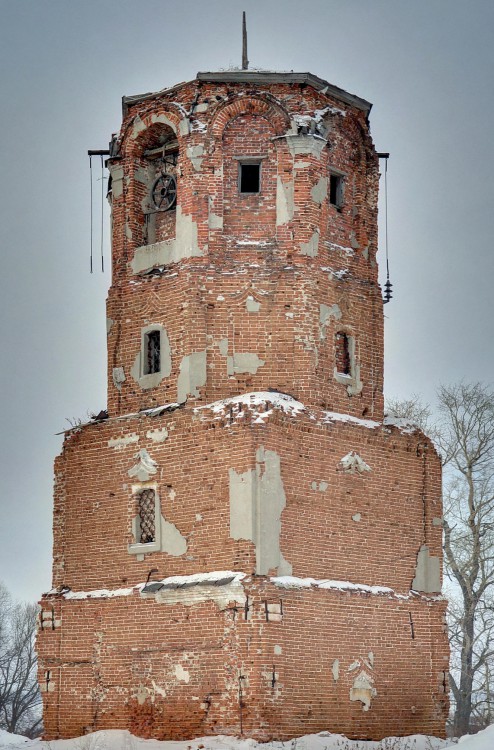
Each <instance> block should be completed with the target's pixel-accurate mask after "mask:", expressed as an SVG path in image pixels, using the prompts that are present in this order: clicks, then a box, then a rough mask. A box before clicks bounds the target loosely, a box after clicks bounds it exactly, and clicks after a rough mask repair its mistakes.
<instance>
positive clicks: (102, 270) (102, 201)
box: [101, 154, 105, 273]
mask: <svg viewBox="0 0 494 750" xmlns="http://www.w3.org/2000/svg"><path fill="white" fill-rule="evenodd" d="M103 169H104V163H103V155H102V154H101V272H102V273H104V272H105V260H104V257H103V217H104V207H105V179H104V176H103V174H104V173H103Z"/></svg>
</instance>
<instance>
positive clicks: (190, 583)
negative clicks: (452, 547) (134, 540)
mask: <svg viewBox="0 0 494 750" xmlns="http://www.w3.org/2000/svg"><path fill="white" fill-rule="evenodd" d="M245 578H247V573H242V572H240V571H233V570H215V571H211V572H209V573H194V574H192V575H188V576H169V577H168V578H161V579H159V580H156V581H149V582H148V584H146V583H138V584H136V585H135V586H130V587H128V588H120V589H94V590H92V591H70V590H66V591H63V590H62V591H58V590H57V589H52V590H51V591H48V593H47V594H46V596H50V595H52V596H53V595H57V594H58V595H60V596H63V598H64V599H69V600H71V599H74V600H80V599H111V598H114V597H120V596H131V595H132V594H137V593H144V594H146V593H149V594H151V593H157V592H156V591H155V590H152V591H151V590H150V591H145V588H146V586H147V585H153V586H159V585H160V584H161V588H160V589H159V591H161V592H163V591H165V590H177V589H178V590H180V589H190V588H192V587H195V586H197V587H199V588H200V587H201V586H203V587H207V586H217V587H218V589H220V588H221V587H224V586H230V585H231V586H234V587H235V586H241V587H243V580H244V579H245ZM248 580H250V579H248ZM254 581H258V582H259V583H263V582H265V581H267V582H269V583H273V584H274V585H275V586H277V587H278V588H284V589H304V588H306V589H307V588H313V587H314V588H318V589H330V590H333V591H349V592H353V593H363V594H371V595H373V596H388V597H391V598H394V599H403V600H408V599H416V598H421V599H427V600H428V601H443V599H444V598H443V596H441V595H437V596H426V595H425V594H421V593H420V592H418V591H413V590H411V591H409V592H408V594H398V593H396V591H395V590H394V589H392V588H390V587H389V586H369V585H368V584H364V583H352V582H351V581H333V580H329V579H326V578H323V579H317V578H298V577H297V576H272V577H270V578H265V577H264V576H259V577H255V578H254Z"/></svg>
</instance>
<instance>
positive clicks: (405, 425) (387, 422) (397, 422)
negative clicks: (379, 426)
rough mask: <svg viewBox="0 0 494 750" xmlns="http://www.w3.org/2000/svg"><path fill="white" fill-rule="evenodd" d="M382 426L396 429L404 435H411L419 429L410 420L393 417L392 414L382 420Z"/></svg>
mask: <svg viewBox="0 0 494 750" xmlns="http://www.w3.org/2000/svg"><path fill="white" fill-rule="evenodd" d="M383 425H384V426H385V427H397V428H398V429H399V430H400V432H402V433H403V434H404V435H411V434H412V433H414V432H417V430H418V429H419V427H418V426H417V425H416V424H415V423H414V422H412V421H411V420H410V419H405V418H404V417H395V416H394V415H393V414H386V416H385V417H384V420H383Z"/></svg>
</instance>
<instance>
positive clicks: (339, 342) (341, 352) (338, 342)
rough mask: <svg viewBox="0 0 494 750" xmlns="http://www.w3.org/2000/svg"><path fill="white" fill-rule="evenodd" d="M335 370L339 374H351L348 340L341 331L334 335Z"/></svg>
mask: <svg viewBox="0 0 494 750" xmlns="http://www.w3.org/2000/svg"><path fill="white" fill-rule="evenodd" d="M335 349H336V372H338V373H340V375H351V362H350V342H349V341H348V336H347V335H346V333H344V332H343V331H339V332H338V333H337V334H336V336H335Z"/></svg>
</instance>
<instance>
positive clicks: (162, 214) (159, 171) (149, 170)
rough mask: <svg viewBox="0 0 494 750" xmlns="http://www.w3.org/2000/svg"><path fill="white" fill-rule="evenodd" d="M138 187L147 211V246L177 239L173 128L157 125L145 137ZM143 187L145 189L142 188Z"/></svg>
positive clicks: (137, 180) (138, 164)
mask: <svg viewBox="0 0 494 750" xmlns="http://www.w3.org/2000/svg"><path fill="white" fill-rule="evenodd" d="M141 149H142V150H141V158H140V159H139V160H138V163H137V165H136V173H135V184H136V193H137V196H138V200H139V201H140V208H141V210H142V212H143V217H144V219H143V224H144V226H143V240H142V241H143V244H144V245H151V244H154V243H155V242H162V241H164V240H170V239H173V238H174V237H175V218H176V210H175V209H176V206H177V188H178V185H177V182H178V179H177V178H178V156H179V151H178V141H177V137H176V135H175V133H174V131H173V129H172V128H171V127H170V126H169V125H166V124H164V123H155V124H154V125H152V126H151V127H150V128H148V130H147V131H146V132H145V133H144V134H143V136H141ZM141 186H142V187H141Z"/></svg>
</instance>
